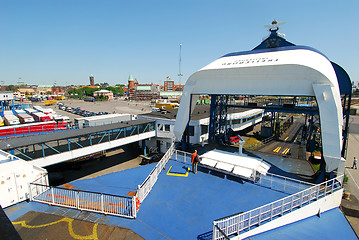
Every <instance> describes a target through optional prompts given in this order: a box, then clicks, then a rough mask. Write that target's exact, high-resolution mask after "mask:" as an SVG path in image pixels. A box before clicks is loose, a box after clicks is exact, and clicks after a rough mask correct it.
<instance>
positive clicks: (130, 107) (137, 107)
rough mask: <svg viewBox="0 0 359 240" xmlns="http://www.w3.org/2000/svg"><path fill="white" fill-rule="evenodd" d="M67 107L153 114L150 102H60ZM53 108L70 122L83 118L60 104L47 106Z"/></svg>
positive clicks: (37, 104) (41, 104)
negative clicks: (64, 108) (63, 108)
mask: <svg viewBox="0 0 359 240" xmlns="http://www.w3.org/2000/svg"><path fill="white" fill-rule="evenodd" d="M59 102H61V103H63V104H64V105H66V106H69V107H72V108H78V107H79V108H81V109H82V110H86V111H90V112H94V113H98V112H108V113H128V114H144V113H148V112H151V110H152V106H151V103H150V102H149V101H147V102H146V101H143V102H132V101H121V100H112V101H103V102H85V101H83V100H75V99H67V100H62V101H58V103H59ZM32 106H44V103H42V102H38V103H37V102H34V103H32ZM45 107H48V108H52V109H54V110H55V111H56V113H57V114H59V115H63V116H68V117H69V118H70V121H72V122H73V121H74V119H75V118H79V117H82V116H81V115H77V114H73V113H70V112H67V111H64V110H60V109H59V105H58V104H54V105H50V106H45Z"/></svg>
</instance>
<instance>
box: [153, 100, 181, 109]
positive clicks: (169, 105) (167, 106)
mask: <svg viewBox="0 0 359 240" xmlns="http://www.w3.org/2000/svg"><path fill="white" fill-rule="evenodd" d="M155 107H156V108H159V109H161V110H164V109H177V108H178V107H179V104H178V103H161V102H159V103H156V104H155Z"/></svg>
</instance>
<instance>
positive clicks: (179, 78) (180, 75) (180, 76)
mask: <svg viewBox="0 0 359 240" xmlns="http://www.w3.org/2000/svg"><path fill="white" fill-rule="evenodd" d="M179 47H180V51H179V73H178V82H179V85H181V78H182V76H183V74H182V72H181V54H182V43H180V45H179Z"/></svg>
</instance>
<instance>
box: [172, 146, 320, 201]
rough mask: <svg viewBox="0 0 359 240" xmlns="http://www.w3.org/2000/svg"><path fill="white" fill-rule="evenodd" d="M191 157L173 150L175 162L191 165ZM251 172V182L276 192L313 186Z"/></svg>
mask: <svg viewBox="0 0 359 240" xmlns="http://www.w3.org/2000/svg"><path fill="white" fill-rule="evenodd" d="M191 155H192V153H189V152H184V151H180V150H175V152H174V153H173V156H172V157H173V158H174V159H175V160H177V161H180V162H184V163H191ZM201 166H203V167H206V168H207V166H205V165H201ZM208 168H209V167H208ZM244 168H245V167H244ZM210 169H213V170H215V171H220V170H219V169H215V168H210ZM248 169H250V168H248ZM251 170H253V173H252V176H253V179H252V180H253V182H254V183H255V184H257V185H260V186H263V187H268V188H270V189H273V190H276V191H280V192H284V193H288V194H293V193H296V192H299V191H302V190H304V189H307V188H308V187H310V186H314V184H312V183H308V182H304V181H300V180H297V179H293V178H288V177H284V176H280V175H276V174H273V173H269V172H267V173H266V175H262V174H257V173H256V171H255V169H251ZM223 172H224V171H223ZM228 174H232V175H234V174H233V173H228ZM235 176H238V175H235ZM238 177H240V176H238Z"/></svg>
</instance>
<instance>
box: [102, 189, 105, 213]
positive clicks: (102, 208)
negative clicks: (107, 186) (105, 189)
mask: <svg viewBox="0 0 359 240" xmlns="http://www.w3.org/2000/svg"><path fill="white" fill-rule="evenodd" d="M101 212H102V213H105V211H104V208H103V194H102V193H101Z"/></svg>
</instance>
